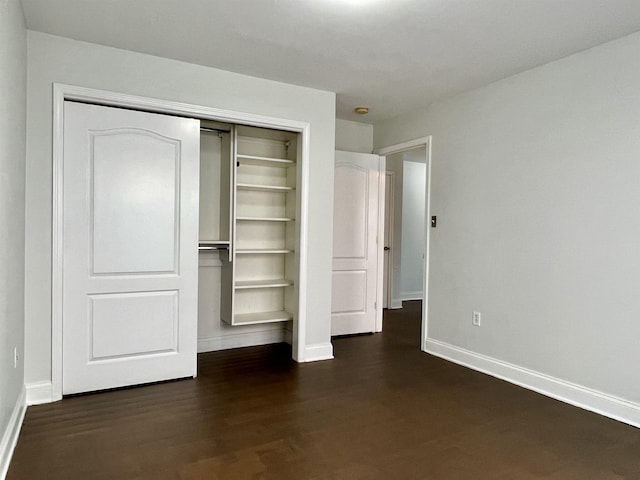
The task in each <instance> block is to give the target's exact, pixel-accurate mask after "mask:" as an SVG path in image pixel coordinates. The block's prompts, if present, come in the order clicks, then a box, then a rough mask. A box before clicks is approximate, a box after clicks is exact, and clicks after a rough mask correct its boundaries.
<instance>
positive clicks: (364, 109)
mask: <svg viewBox="0 0 640 480" xmlns="http://www.w3.org/2000/svg"><path fill="white" fill-rule="evenodd" d="M353 111H354V112H356V113H357V114H358V115H366V114H367V113H369V107H356V108H354V109H353Z"/></svg>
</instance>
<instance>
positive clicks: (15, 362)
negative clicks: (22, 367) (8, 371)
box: [13, 347, 18, 368]
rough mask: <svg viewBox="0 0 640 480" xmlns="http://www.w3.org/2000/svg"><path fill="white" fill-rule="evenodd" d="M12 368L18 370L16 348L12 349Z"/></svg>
mask: <svg viewBox="0 0 640 480" xmlns="http://www.w3.org/2000/svg"><path fill="white" fill-rule="evenodd" d="M13 368H18V347H13Z"/></svg>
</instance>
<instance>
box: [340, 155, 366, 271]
mask: <svg viewBox="0 0 640 480" xmlns="http://www.w3.org/2000/svg"><path fill="white" fill-rule="evenodd" d="M369 183H370V182H369V172H368V171H367V170H365V169H364V168H361V167H359V166H357V165H353V164H347V165H336V169H335V187H334V195H335V199H336V201H335V203H334V206H333V209H334V213H333V222H334V223H333V225H334V227H333V228H334V229H336V230H337V231H338V232H339V233H341V234H340V235H334V237H333V258H352V259H353V258H359V259H364V258H366V256H367V241H368V234H369V225H368V213H369ZM343 232H349V233H348V234H344V233H343ZM374 233H375V232H374Z"/></svg>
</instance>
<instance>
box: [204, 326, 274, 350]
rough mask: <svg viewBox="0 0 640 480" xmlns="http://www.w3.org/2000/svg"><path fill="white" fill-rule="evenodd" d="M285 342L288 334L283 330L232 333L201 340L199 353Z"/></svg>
mask: <svg viewBox="0 0 640 480" xmlns="http://www.w3.org/2000/svg"><path fill="white" fill-rule="evenodd" d="M284 341H286V333H285V331H284V330H283V329H278V330H263V331H258V332H240V333H232V334H228V335H224V336H220V337H204V338H199V339H198V353H204V352H215V351H218V350H227V349H229V348H240V347H253V346H256V345H267V344H270V343H280V342H284Z"/></svg>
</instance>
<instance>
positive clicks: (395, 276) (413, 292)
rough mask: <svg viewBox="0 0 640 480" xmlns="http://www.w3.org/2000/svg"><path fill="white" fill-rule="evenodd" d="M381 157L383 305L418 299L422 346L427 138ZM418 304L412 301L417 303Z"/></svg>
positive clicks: (427, 228)
mask: <svg viewBox="0 0 640 480" xmlns="http://www.w3.org/2000/svg"><path fill="white" fill-rule="evenodd" d="M376 153H378V154H380V155H385V156H386V175H385V178H386V185H387V188H386V195H385V202H384V215H385V236H384V238H385V244H384V247H385V261H384V273H383V279H384V280H383V281H384V289H383V290H384V292H385V296H384V299H383V300H384V304H385V308H388V309H399V308H402V302H403V301H416V300H421V303H422V312H421V316H422V332H421V341H420V345H421V349H422V350H424V347H425V346H424V339H425V338H426V333H427V313H428V279H429V268H428V267H429V232H430V229H431V221H430V217H431V212H430V202H429V200H430V194H429V190H430V188H429V187H430V177H431V137H424V138H420V139H416V140H413V141H410V142H405V143H402V144H398V145H392V146H390V147H385V148H382V149H380V150H378V151H377V152H376ZM416 303H417V302H416Z"/></svg>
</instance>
